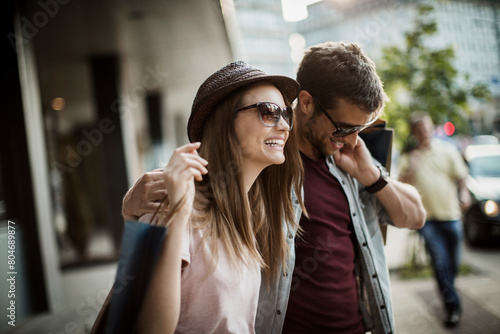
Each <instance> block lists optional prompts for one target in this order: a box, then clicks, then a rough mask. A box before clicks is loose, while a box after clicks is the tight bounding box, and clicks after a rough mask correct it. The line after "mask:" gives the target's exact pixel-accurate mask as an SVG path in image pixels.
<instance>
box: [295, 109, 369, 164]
mask: <svg viewBox="0 0 500 334" xmlns="http://www.w3.org/2000/svg"><path fill="white" fill-rule="evenodd" d="M315 108H320V107H319V106H318V105H316V106H315ZM326 112H327V113H328V114H329V115H330V117H331V118H332V119H333V120H334V121H335V123H336V124H338V125H339V126H341V127H352V126H361V125H364V124H366V123H368V122H369V121H371V120H372V117H373V116H372V115H369V114H367V113H365V112H364V111H363V110H361V109H360V108H359V107H358V106H356V105H354V104H352V103H349V102H347V101H346V100H344V99H340V100H339V103H338V107H337V108H336V109H335V110H333V109H326ZM335 130H336V128H335V126H334V125H333V124H332V123H331V122H330V121H329V120H328V118H327V117H326V115H324V114H323V113H317V112H316V113H314V114H313V115H312V116H311V117H310V118H309V119H308V120H307V121H306V123H305V124H304V132H303V136H305V139H306V142H307V145H310V150H312V151H313V152H315V155H316V157H317V158H320V156H321V155H322V156H329V155H333V154H335V153H337V152H338V151H339V150H341V149H342V148H343V147H344V146H346V147H347V148H353V147H354V146H355V145H356V143H357V140H358V132H357V131H356V132H354V133H352V134H350V135H348V136H345V137H334V136H333V135H332V133H333V132H334V131H335Z"/></svg>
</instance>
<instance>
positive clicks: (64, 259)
mask: <svg viewBox="0 0 500 334" xmlns="http://www.w3.org/2000/svg"><path fill="white" fill-rule="evenodd" d="M229 5H231V3H230V2H229ZM223 6H224V3H221V2H219V1H215V0H210V1H207V0H169V1H163V0H161V1H160V0H146V1H134V0H129V1H104V2H103V1H80V0H73V1H69V0H64V1H63V0H41V1H21V0H20V1H8V2H6V3H4V6H3V9H2V20H1V21H2V36H3V39H2V41H3V42H2V46H3V49H2V50H3V52H2V54H3V57H4V61H5V62H4V66H3V71H2V72H3V73H2V89H1V93H0V94H2V99H1V100H2V104H3V108H2V121H1V122H0V124H1V130H0V133H1V136H2V137H1V140H0V146H1V150H0V154H1V158H0V161H1V164H0V172H1V174H0V175H1V177H0V182H1V186H0V188H1V194H0V196H1V197H0V215H1V222H0V244H1V250H2V251H1V252H0V253H1V254H2V255H1V257H0V273H1V274H0V275H1V277H2V278H1V280H0V291H1V295H0V308H2V309H3V310H6V308H7V306H8V305H9V304H8V303H9V301H10V300H12V298H8V297H7V291H8V290H9V285H8V282H7V281H6V275H7V273H9V272H17V276H16V277H17V279H16V286H17V289H16V297H15V301H16V302H17V304H16V305H17V310H16V311H17V312H16V315H17V321H18V322H19V321H22V320H23V319H25V318H28V317H30V316H33V315H36V314H39V313H41V312H46V311H56V310H60V309H62V308H64V307H65V303H64V300H65V296H63V295H62V286H61V275H62V274H63V273H64V272H65V270H67V269H69V268H74V267H75V266H89V265H94V264H98V263H102V262H106V261H116V258H117V252H118V250H119V247H120V239H121V233H122V226H123V219H122V217H121V200H122V198H123V196H124V194H125V192H126V190H127V189H128V188H129V186H130V185H131V184H132V183H133V182H134V180H136V179H137V178H138V177H139V176H140V175H141V174H142V173H143V172H144V171H147V170H151V169H152V168H154V167H156V166H158V164H159V163H160V162H166V161H168V157H169V156H170V154H171V152H172V150H173V148H175V147H176V146H178V145H181V144H183V143H185V142H186V141H187V137H186V122H187V118H188V116H189V113H190V109H191V104H192V101H193V97H194V95H195V94H196V91H197V89H198V87H199V85H200V84H201V83H202V82H203V80H204V79H205V78H206V77H208V75H210V74H211V73H213V72H214V71H215V70H217V69H218V68H220V67H221V66H223V65H225V64H226V63H228V62H230V61H231V60H232V59H233V55H232V49H231V45H230V44H231V43H230V40H229V38H230V36H228V34H227V31H232V30H235V29H233V28H231V27H229V26H227V24H230V23H228V22H234V20H232V21H231V19H225V17H227V15H229V16H230V15H232V14H231V13H234V9H232V8H228V9H227V12H225V10H224V8H223ZM8 221H12V222H14V223H15V225H12V224H11V225H12V226H14V227H15V267H14V268H10V267H9V266H8V257H7V255H8V253H7V244H8V242H7V238H8V231H7V229H8V227H7V225H8ZM11 258H12V257H11ZM2 318H5V314H3V315H2ZM5 326H7V322H6V321H2V322H1V323H0V328H2V327H5Z"/></svg>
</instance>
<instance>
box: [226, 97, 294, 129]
mask: <svg viewBox="0 0 500 334" xmlns="http://www.w3.org/2000/svg"><path fill="white" fill-rule="evenodd" d="M252 108H257V111H258V112H259V119H260V122H261V123H262V124H263V125H265V126H275V125H276V124H278V122H279V121H280V118H281V117H283V119H284V120H285V122H286V123H287V124H288V126H289V127H290V130H291V129H292V127H293V109H292V107H285V108H283V109H281V107H280V106H279V105H277V104H276V103H273V102H259V103H256V104H252V105H250V106H247V107H243V108H240V109H237V110H235V113H236V112H238V111H242V110H247V109H252Z"/></svg>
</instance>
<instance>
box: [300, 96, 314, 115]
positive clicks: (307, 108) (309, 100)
mask: <svg viewBox="0 0 500 334" xmlns="http://www.w3.org/2000/svg"><path fill="white" fill-rule="evenodd" d="M299 107H300V111H301V112H302V113H304V115H307V116H311V115H312V114H313V113H314V99H313V97H312V96H311V94H309V92H307V91H305V90H301V91H300V93H299Z"/></svg>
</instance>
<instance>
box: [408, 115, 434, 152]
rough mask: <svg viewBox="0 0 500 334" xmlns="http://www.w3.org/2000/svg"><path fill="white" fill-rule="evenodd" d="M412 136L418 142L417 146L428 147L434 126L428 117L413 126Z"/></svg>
mask: <svg viewBox="0 0 500 334" xmlns="http://www.w3.org/2000/svg"><path fill="white" fill-rule="evenodd" d="M412 131H413V135H414V136H415V138H416V139H417V141H418V144H419V146H422V147H426V146H429V145H430V143H431V141H432V136H433V135H434V125H433V124H432V120H431V119H430V118H429V117H425V118H424V119H422V121H420V122H418V123H416V124H415V125H413V130H412Z"/></svg>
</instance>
